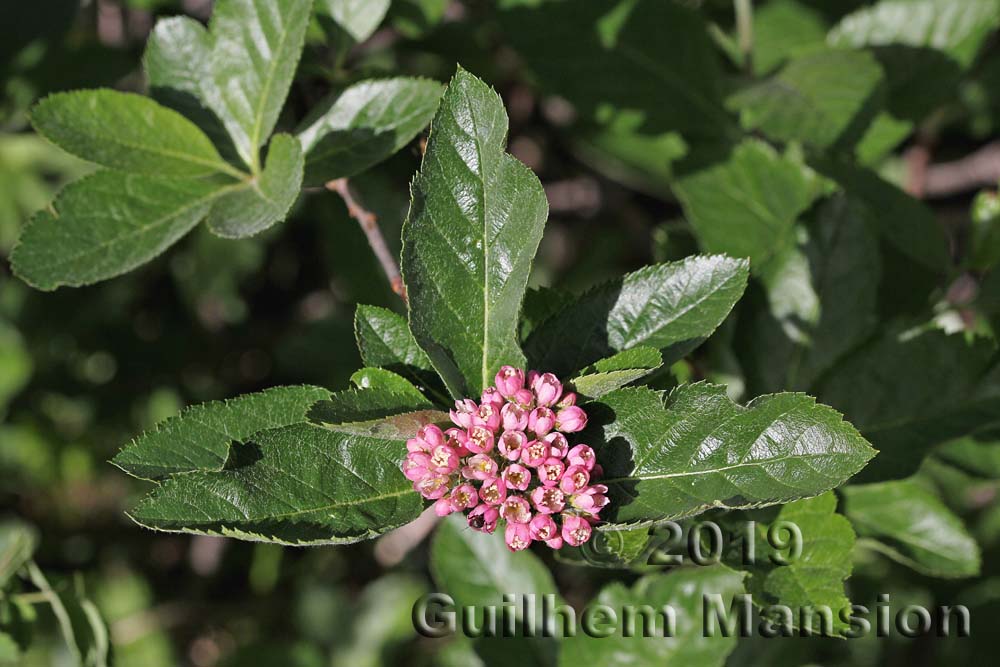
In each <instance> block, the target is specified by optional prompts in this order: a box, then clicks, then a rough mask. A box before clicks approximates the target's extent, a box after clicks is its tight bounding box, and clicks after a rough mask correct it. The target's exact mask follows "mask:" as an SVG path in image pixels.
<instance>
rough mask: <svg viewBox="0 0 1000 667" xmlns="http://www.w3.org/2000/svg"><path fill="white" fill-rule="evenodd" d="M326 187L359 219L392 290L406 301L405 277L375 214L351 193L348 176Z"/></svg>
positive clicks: (350, 213)
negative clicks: (401, 273)
mask: <svg viewBox="0 0 1000 667" xmlns="http://www.w3.org/2000/svg"><path fill="white" fill-rule="evenodd" d="M326 189H327V190H330V191H331V192H336V193H337V194H338V195H340V198H341V199H343V200H344V204H345V205H346V206H347V213H348V214H349V215H350V216H351V217H352V218H354V219H355V220H357V221H358V224H359V225H361V229H362V231H364V233H365V236H366V237H368V244H369V245H370V246H371V247H372V252H374V253H375V257H376V258H377V259H378V261H379V264H381V265H382V270H383V271H384V272H385V275H386V277H387V278H388V279H389V284H390V285H391V286H392V291H393V292H395V293H396V294H398V295H399V297H400V298H401V299H402V300H403V301H406V287H405V286H404V285H403V277H402V276H401V275H400V273H399V265H397V264H396V258H395V257H393V256H392V253H391V252H389V246H388V245H387V244H386V242H385V237H384V236H382V230H381V229H379V226H378V222H377V218H376V217H375V214H374V213H372V212H371V211H369V210H367V209H365V208H364V207H363V206H361V204H359V203H358V200H357V199H355V198H354V195H352V194H351V188H350V185H349V184H348V183H347V179H346V178H337V179H334V180H332V181H328V182H327V184H326Z"/></svg>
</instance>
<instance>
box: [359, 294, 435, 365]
mask: <svg viewBox="0 0 1000 667" xmlns="http://www.w3.org/2000/svg"><path fill="white" fill-rule="evenodd" d="M354 333H355V335H356V336H357V339H358V351H359V352H361V360H362V361H363V362H364V363H365V365H366V366H373V367H376V368H390V369H392V368H393V367H398V366H412V367H414V368H419V369H422V370H432V367H431V362H430V359H428V358H427V355H426V354H424V351H423V350H421V349H420V346H419V345H417V341H415V340H414V339H413V334H411V333H410V328H409V325H408V324H407V323H406V318H404V317H402V316H400V315H397V314H396V313H394V312H392V311H391V310H388V309H386V308H380V307H378V306H366V305H359V306H358V309H357V311H356V312H355V314H354Z"/></svg>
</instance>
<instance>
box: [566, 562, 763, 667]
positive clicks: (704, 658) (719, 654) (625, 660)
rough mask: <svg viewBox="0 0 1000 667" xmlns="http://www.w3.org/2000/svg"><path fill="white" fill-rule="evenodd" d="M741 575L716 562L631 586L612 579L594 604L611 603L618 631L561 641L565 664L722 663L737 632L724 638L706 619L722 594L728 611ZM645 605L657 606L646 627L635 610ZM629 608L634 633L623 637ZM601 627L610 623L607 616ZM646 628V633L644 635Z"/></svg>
mask: <svg viewBox="0 0 1000 667" xmlns="http://www.w3.org/2000/svg"><path fill="white" fill-rule="evenodd" d="M743 576H744V575H743V574H742V573H738V572H734V571H733V570H730V569H729V568H726V567H723V566H720V565H716V566H712V567H698V568H682V569H679V570H675V571H673V572H671V573H669V574H653V575H649V576H646V577H643V578H642V579H639V581H637V582H636V583H635V584H634V585H633V586H632V588H627V587H626V586H625V585H624V584H622V583H618V582H615V583H611V584H608V585H607V586H605V587H604V588H603V589H601V592H600V593H599V594H598V595H597V597H596V598H595V599H594V600H592V601H591V603H590V605H593V607H594V608H597V605H607V607H609V608H610V609H612V610H613V611H614V613H615V615H616V619H615V623H614V628H615V631H614V632H613V633H612V634H610V635H609V636H607V637H591V636H588V635H587V634H585V633H583V632H577V634H576V636H574V637H569V638H566V639H564V640H563V641H562V652H561V654H560V656H559V665H560V666H561V667H577V666H578V665H583V664H595V665H602V666H606V667H626V666H632V665H664V666H667V667H674V666H680V665H698V666H699V667H721V666H722V665H723V664H724V663H725V662H726V657H727V656H728V655H729V654H730V653H731V652H732V650H733V649H734V648H736V637H735V636H729V637H726V636H724V635H723V634H722V633H720V632H719V631H718V629H717V628H716V629H715V631H714V632H713V631H710V630H709V628H708V627H706V625H705V619H706V617H708V616H709V615H710V614H711V612H710V611H709V609H711V603H710V602H709V600H711V599H713V598H715V596H718V600H720V602H721V604H722V606H723V608H724V609H725V610H726V612H727V613H728V612H729V609H730V605H731V604H732V603H733V598H734V596H736V595H739V594H741V593H743ZM643 605H649V606H650V607H652V609H653V610H654V612H655V613H654V614H652V618H653V619H655V622H654V624H653V627H651V628H649V630H646V628H647V626H645V625H644V623H648V621H645V620H644V615H643V614H641V613H637V611H638V610H639V609H641V608H642V606H643ZM664 608H668V609H670V610H672V612H673V614H674V617H675V619H676V620H675V627H674V628H673V629H674V632H673V636H668V637H664V634H663V630H664V628H663V614H662V613H660V612H661V610H663V609H664ZM626 609H631V610H632V611H633V612H634V613H633V614H632V619H631V620H632V623H631V625H632V632H631V635H630V636H625V634H624V628H626V627H627V626H628V625H629V622H628V620H627V619H626V618H624V617H623V614H624V613H625V610H626ZM602 621H603V623H602V624H601V625H600V626H598V627H600V628H601V629H603V628H605V627H608V626H607V625H605V624H606V623H607V618H604V619H602ZM644 631H645V632H647V633H648V634H644Z"/></svg>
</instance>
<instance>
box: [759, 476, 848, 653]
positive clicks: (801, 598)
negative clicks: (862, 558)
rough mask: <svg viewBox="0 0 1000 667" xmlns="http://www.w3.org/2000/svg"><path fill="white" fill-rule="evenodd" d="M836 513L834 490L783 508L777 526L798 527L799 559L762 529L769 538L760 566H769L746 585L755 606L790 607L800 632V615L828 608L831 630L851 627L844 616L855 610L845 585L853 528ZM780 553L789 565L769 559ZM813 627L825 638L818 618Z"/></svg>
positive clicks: (761, 552) (762, 542)
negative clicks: (774, 543)
mask: <svg viewBox="0 0 1000 667" xmlns="http://www.w3.org/2000/svg"><path fill="white" fill-rule="evenodd" d="M836 510H837V496H836V495H835V494H834V493H833V492H832V491H830V492H827V493H824V494H823V495H821V496H817V497H815V498H809V499H805V500H797V501H795V502H794V503H789V504H788V505H785V506H784V507H782V508H781V512H779V513H778V516H777V518H776V519H775V522H779V521H781V522H788V523H790V524H794V525H795V526H796V527H797V528H798V530H799V532H800V535H801V544H802V552H801V554H800V555H799V556H798V557H797V558H791V557H790V556H791V554H790V553H789V550H788V549H784V550H777V549H774V548H773V547H772V546H770V542H769V541H768V540H767V539H763V536H764V535H766V530H767V529H766V528H765V527H764V526H759V532H760V533H763V534H764V535H758V539H757V550H756V561H757V563H758V564H766V565H764V566H763V567H760V568H757V569H755V570H754V571H753V573H752V576H751V577H750V580H749V581H748V582H747V590H748V591H749V592H750V593H752V594H753V596H754V601H755V602H758V603H759V604H761V605H769V604H779V605H785V606H787V607H791V608H792V610H793V616H794V618H795V619H796V624H795V627H800V626H799V621H798V619H800V618H801V617H802V615H801V614H800V610H803V609H805V608H807V607H813V608H815V607H820V606H825V607H829V608H830V609H831V610H832V612H833V626H832V627H831V628H830V630H831V631H832V633H834V634H836V633H839V632H841V631H843V630H846V629H847V628H848V627H849V625H848V624H847V623H845V622H844V621H843V619H841V618H840V615H839V612H840V611H841V610H842V609H845V608H847V607H850V605H851V602H850V600H848V599H847V596H846V595H845V594H844V582H845V581H846V580H847V578H848V577H849V576H851V551H852V550H853V548H854V530H853V529H852V528H851V523H850V522H849V521H848V520H847V519H845V518H844V517H843V516H841V515H840V514H837V513H836ZM771 525H772V526H774V525H775V524H774V523H772V524H771ZM782 530H783V531H784V534H783V535H782V538H788V532H787V530H785V529H782ZM778 554H780V556H782V557H784V558H786V559H787V560H786V561H785V562H784V563H782V564H776V563H774V564H772V561H770V560H768V559H769V558H770V557H771V556H772V555H778ZM813 623H814V624H813V627H812V631H813V632H817V633H819V632H822V633H823V634H826V632H825V631H826V628H824V627H823V626H822V625H820V623H819V619H818V617H817V616H815V615H814V616H813Z"/></svg>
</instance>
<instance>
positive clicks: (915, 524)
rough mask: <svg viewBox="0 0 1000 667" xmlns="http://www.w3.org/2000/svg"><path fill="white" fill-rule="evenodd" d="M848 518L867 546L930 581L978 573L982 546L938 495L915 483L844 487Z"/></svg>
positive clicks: (901, 482) (904, 481)
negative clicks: (936, 578)
mask: <svg viewBox="0 0 1000 667" xmlns="http://www.w3.org/2000/svg"><path fill="white" fill-rule="evenodd" d="M841 492H842V493H843V495H844V513H845V514H847V517H848V518H849V519H850V520H851V523H853V524H854V528H855V529H856V530H857V531H858V536H859V537H862V538H871V539H866V540H865V541H864V544H865V545H866V546H869V547H872V548H874V549H876V550H877V551H879V552H881V553H884V554H885V555H887V556H889V557H890V558H892V559H893V560H895V561H897V562H899V563H902V564H903V565H906V566H908V567H911V568H913V569H914V570H916V571H917V572H921V573H923V574H927V575H929V576H932V577H943V578H958V577H972V576H976V575H978V574H979V563H980V557H979V545H978V544H976V541H975V540H974V539H973V538H972V536H970V535H969V533H968V531H966V529H965V526H964V525H962V521H961V519H959V518H958V517H957V516H955V515H954V514H953V513H952V512H951V510H949V509H948V508H947V507H946V506H945V505H944V503H942V502H941V501H940V500H939V499H938V498H937V496H935V495H934V494H932V493H931V492H929V491H927V490H926V489H924V487H922V486H921V485H920V484H918V483H917V482H914V481H913V480H899V481H895V482H883V483H881V484H866V485H864V486H854V485H852V486H846V487H844V488H843V489H841Z"/></svg>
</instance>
